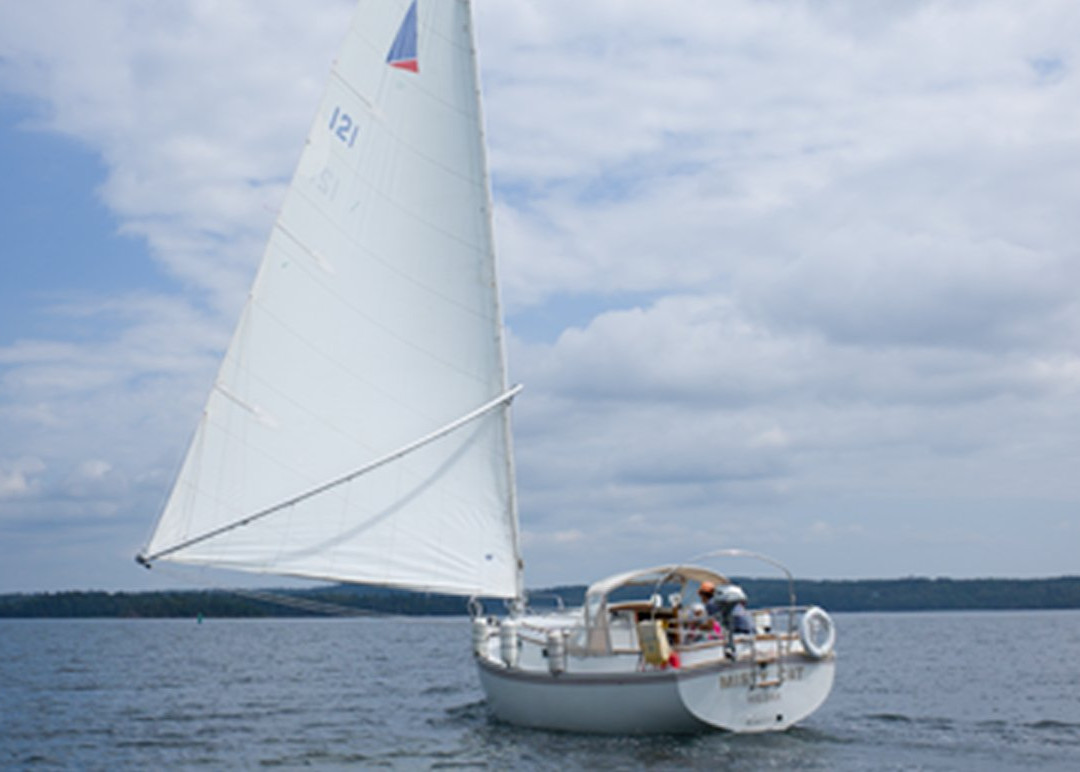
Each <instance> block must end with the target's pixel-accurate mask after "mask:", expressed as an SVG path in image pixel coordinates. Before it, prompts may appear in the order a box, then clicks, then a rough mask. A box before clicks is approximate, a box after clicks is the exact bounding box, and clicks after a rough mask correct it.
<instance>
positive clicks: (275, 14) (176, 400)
mask: <svg viewBox="0 0 1080 772" xmlns="http://www.w3.org/2000/svg"><path fill="white" fill-rule="evenodd" d="M351 5H352V4H351V3H350V2H347V0H319V2H317V3H304V4H296V3H292V2H284V0H277V1H275V2H271V1H269V0H258V1H256V0H246V1H244V2H241V1H240V0H237V2H233V3H230V4H227V5H226V6H222V5H221V4H220V3H212V2H208V1H205V0H190V1H187V2H173V3H167V4H164V5H162V4H152V5H151V6H148V5H147V4H145V3H140V2H136V1H135V0H114V1H112V2H107V1H106V0H94V1H90V0H47V2H41V3H34V4H27V3H19V2H12V1H11V0H8V2H4V3H0V86H2V87H3V88H4V89H6V90H7V91H12V92H18V93H21V94H25V95H29V96H31V97H33V98H35V99H37V100H39V101H40V102H41V103H42V104H44V105H46V106H47V108H48V109H47V111H46V112H45V114H44V117H43V118H42V119H41V124H42V127H43V128H47V129H48V130H51V131H58V132H62V133H64V134H66V135H69V136H71V137H75V138H77V139H78V140H80V141H81V142H83V143H85V144H86V146H88V147H90V148H92V149H93V150H94V151H95V152H96V153H98V154H100V156H101V157H102V159H103V160H104V162H105V164H106V166H107V169H108V174H107V178H106V179H105V180H104V182H103V185H102V187H101V190H100V191H99V194H100V196H101V197H102V200H103V201H104V202H105V204H106V205H107V206H108V207H109V208H110V210H111V211H112V212H113V214H114V215H115V216H116V217H117V219H118V220H119V222H120V223H121V224H122V227H123V229H124V231H125V232H127V233H130V234H134V235H137V236H139V237H141V238H144V239H145V240H146V242H147V244H148V245H149V250H150V253H151V255H152V257H153V259H154V260H156V261H158V263H159V264H160V265H161V266H163V267H165V269H166V270H167V271H168V273H169V275H170V276H171V277H172V278H173V279H174V280H175V282H176V283H175V289H174V291H173V292H172V294H166V292H165V291H163V290H161V289H160V288H155V289H154V290H152V291H151V290H147V291H146V292H141V293H140V292H135V293H125V294H123V295H118V296H116V297H111V298H101V297H88V296H82V297H68V298H62V299H59V300H58V299H56V298H53V299H51V301H50V302H51V303H52V305H51V306H50V311H51V313H53V314H54V318H58V319H61V320H65V321H66V322H67V323H68V324H69V325H71V326H72V327H75V326H81V327H85V328H86V329H87V330H98V331H99V332H96V333H94V334H86V335H75V334H71V335H66V336H64V335H57V336H55V337H53V338H49V339H45V338H44V337H42V338H41V339H29V338H27V337H25V336H23V337H22V339H21V340H19V342H17V343H14V344H12V345H10V346H8V347H6V348H3V349H0V432H3V436H4V437H5V438H10V437H18V440H17V441H15V440H10V439H6V444H5V446H4V449H3V452H4V453H6V454H7V455H8V456H9V457H11V458H23V457H26V458H39V459H43V462H42V463H43V465H44V466H43V468H42V469H36V470H29V469H24V470H22V471H19V470H18V469H16V468H15V467H14V466H12V465H11V464H10V463H9V465H8V466H6V467H5V466H0V491H3V492H5V493H6V495H7V499H6V500H7V501H9V502H10V501H14V500H16V499H18V501H19V503H20V507H21V508H20V509H19V510H18V513H17V514H18V516H19V517H24V518H29V517H40V516H44V515H43V513H46V512H49V513H52V515H53V516H55V515H56V513H57V512H61V513H68V514H71V515H72V516H74V515H75V509H77V506H76V504H74V503H73V501H77V500H81V501H86V502H92V504H93V506H94V507H97V509H95V510H94V511H95V512H99V513H100V515H101V516H102V517H111V516H112V515H110V514H109V511H108V506H115V507H120V508H126V510H127V511H130V512H134V511H135V510H136V509H138V510H139V516H141V517H146V511H148V510H149V511H153V510H154V507H155V505H156V504H157V503H158V501H159V500H160V496H161V493H162V487H163V486H164V484H165V482H164V481H165V480H166V479H167V478H168V476H169V474H170V471H171V465H172V464H173V463H175V455H176V452H177V450H178V449H179V446H180V444H181V442H182V440H183V438H184V437H186V436H187V433H188V432H189V431H190V423H191V421H192V420H193V419H194V417H195V416H197V411H198V406H199V402H200V400H201V399H202V396H203V394H204V393H205V390H206V388H207V386H208V385H209V381H210V378H211V377H212V373H213V370H214V366H215V361H216V352H217V351H219V350H220V348H221V346H222V345H223V344H224V341H225V340H226V339H227V336H228V333H229V326H230V325H231V323H232V319H233V318H234V316H235V314H236V311H237V309H238V308H239V304H240V302H241V301H242V298H243V296H244V293H245V292H246V289H247V282H248V279H249V277H250V275H251V271H252V269H253V265H254V261H255V260H256V259H257V257H258V254H259V252H260V251H261V245H262V243H263V242H264V240H265V235H266V232H267V230H268V228H269V223H270V221H271V219H272V212H273V209H274V207H275V206H276V205H277V202H278V201H279V200H280V197H281V195H282V192H283V186H284V184H285V181H286V180H287V179H288V177H289V175H290V174H291V168H292V164H293V163H294V162H295V159H296V158H297V155H298V152H299V148H300V144H299V143H300V141H301V139H302V137H303V135H304V132H305V131H306V128H307V123H308V120H309V118H310V115H311V114H312V112H313V107H314V101H315V99H316V97H317V94H318V91H319V89H320V87H321V82H322V79H323V76H324V75H325V73H326V71H327V69H328V66H329V63H330V60H331V58H332V57H333V54H334V51H335V49H336V47H337V45H338V42H339V39H340V37H341V33H342V30H343V26H344V20H345V19H346V18H347V15H348V12H349V10H350V7H351ZM476 12H477V15H478V30H479V36H480V44H481V62H482V64H483V66H484V79H485V87H486V93H487V97H488V98H487V102H486V105H485V108H486V114H487V117H488V122H489V131H488V138H489V140H490V143H491V148H492V151H491V162H492V170H493V175H494V179H495V184H496V194H497V220H496V225H497V228H498V234H497V235H498V239H499V247H500V255H501V259H502V265H501V268H500V273H501V278H502V279H503V283H504V293H505V298H506V305H507V310H508V311H509V313H510V316H511V319H510V321H511V324H512V327H513V329H514V332H515V336H516V337H515V338H514V339H513V340H512V341H511V358H512V363H511V365H512V369H513V372H514V376H515V379H517V380H521V381H524V382H525V383H526V384H527V386H528V389H527V391H526V392H525V394H524V395H523V397H522V398H521V399H520V400H518V402H517V405H516V417H515V423H516V426H517V429H518V439H517V450H518V454H519V469H520V476H521V485H522V514H523V518H524V520H525V526H524V530H525V532H526V534H527V537H528V538H527V542H528V545H529V554H528V558H529V562H530V571H531V573H530V575H529V580H530V581H534V582H538V583H555V582H557V581H562V580H569V581H577V580H587V579H590V578H592V575H593V574H594V573H602V572H603V571H605V570H609V569H610V570H617V569H621V568H626V567H628V566H631V565H634V564H636V563H650V562H655V561H659V560H665V559H668V558H671V557H679V556H682V555H688V554H694V553H696V552H700V551H701V549H700V548H701V547H702V545H704V546H710V545H712V544H713V543H723V544H741V545H743V546H747V547H751V548H758V549H762V550H764V551H779V552H781V553H782V554H781V555H780V556H781V557H785V556H790V555H792V554H794V555H797V556H798V560H800V561H804V563H803V564H802V565H796V566H793V567H795V568H796V570H800V569H801V570H802V571H803V572H805V573H812V574H817V575H845V574H846V575H852V574H858V573H860V572H863V573H866V572H869V573H874V572H878V571H886V570H891V571H894V572H895V573H902V574H906V573H918V572H920V571H923V570H925V571H926V572H927V573H943V574H948V573H950V572H951V571H955V572H960V571H973V572H977V573H983V574H989V573H1015V572H1020V573H1045V572H1063V571H1065V570H1070V566H1072V565H1074V564H1073V563H1069V561H1070V560H1072V558H1071V557H1070V556H1068V555H1065V554H1064V552H1056V551H1055V549H1056V545H1053V544H1049V543H1048V542H1046V541H1044V540H1042V537H1041V536H1040V535H1039V533H1038V531H1037V529H1036V530H1032V531H1031V532H1030V533H1028V534H1027V535H1026V536H1025V537H1023V538H1026V539H1028V541H1027V542H1025V544H1027V545H1028V547H1029V549H1028V550H1027V552H1028V553H1029V554H1031V555H1035V556H1038V555H1040V554H1041V555H1043V556H1044V557H1043V558H1042V559H1036V558H1034V557H1033V558H1029V559H1026V560H1027V562H1017V559H1016V555H1015V551H1014V550H1013V549H1012V548H1011V545H1010V544H1007V543H1006V540H1004V539H987V540H985V541H982V542H977V543H976V542H970V541H965V540H964V539H959V538H953V537H954V536H955V534H958V533H961V534H962V533H967V532H968V531H969V530H970V529H969V528H968V527H967V526H968V525H969V524H970V522H972V521H973V520H975V519H977V518H978V517H980V514H979V513H980V512H981V511H983V509H985V508H986V507H985V506H983V505H984V504H985V502H984V501H982V499H981V498H980V497H990V499H991V501H992V506H990V508H991V509H993V511H994V513H995V514H994V515H993V517H994V518H996V519H995V520H994V521H993V522H994V523H997V524H999V525H1000V528H1001V530H1002V532H1003V533H1006V532H1007V533H1013V532H1012V531H1010V530H1009V529H1010V528H1011V526H1010V525H1009V523H1010V522H1011V520H1010V517H1011V512H1012V511H1020V510H1023V511H1024V512H1025V513H1027V514H1028V515H1030V514H1031V512H1032V511H1034V512H1035V515H1034V516H1035V517H1036V518H1039V517H1043V513H1045V517H1047V518H1049V517H1051V515H1052V516H1053V518H1054V519H1053V521H1052V522H1053V523H1054V524H1055V526H1054V527H1055V528H1056V527H1057V525H1056V524H1058V523H1061V522H1065V523H1069V522H1073V520H1072V519H1070V518H1074V517H1075V515H1066V516H1064V519H1062V516H1061V515H1060V510H1059V507H1066V509H1067V508H1068V507H1069V506H1072V507H1073V509H1075V504H1076V502H1077V499H1078V498H1080V489H1078V487H1077V486H1078V483H1077V482H1076V480H1075V472H1074V470H1075V466H1076V463H1077V461H1078V459H1077V452H1076V450H1075V447H1074V446H1075V429H1076V427H1077V426H1078V425H1080V423H1078V419H1080V409H1078V408H1077V407H1076V406H1077V404H1080V402H1078V400H1077V397H1078V394H1080V351H1078V350H1077V348H1076V341H1077V340H1080V301H1078V299H1077V293H1076V291H1075V287H1077V286H1080V253H1078V252H1077V249H1076V246H1075V245H1076V244H1077V243H1080V233H1078V232H1077V231H1078V229H1080V225H1078V223H1077V219H1076V217H1075V215H1074V213H1073V212H1072V206H1073V202H1074V201H1075V200H1077V198H1078V197H1080V181H1078V180H1077V177H1076V175H1075V174H1074V173H1072V170H1073V169H1075V168H1076V167H1077V165H1078V164H1080V93H1078V92H1080V77H1078V73H1077V72H1076V62H1077V61H1080V7H1077V6H1076V4H1075V3H1072V2H1070V1H1069V0H1061V1H1060V2H1053V1H1051V0H1047V1H1046V2H1041V3H1037V4H1034V5H1032V4H1028V5H1025V6H1024V7H1023V8H1020V7H1019V6H1017V5H1016V4H1015V3H1014V2H1012V1H1011V0H985V1H984V2H936V1H935V0H923V1H922V2H912V3H903V4H887V3H872V4H871V3H842V2H823V3H820V2H794V3H783V4H780V3H755V2H732V3H724V4H717V3H714V2H707V1H706V0H684V1H682V2H675V3H657V2H655V0H621V1H620V2H615V0H602V1H601V0H598V1H597V2H590V3H585V4H582V3H579V2H570V1H569V0H514V1H513V2H499V3H477V4H476ZM570 305H573V306H574V309H575V311H574V317H573V319H572V320H569V321H567V319H568V317H567V316H565V315H562V316H560V312H561V311H562V309H563V308H564V306H570ZM544 313H549V316H551V317H552V318H553V319H554V320H555V321H554V322H552V323H551V324H553V325H554V332H553V333H551V334H539V333H534V332H533V330H532V329H531V327H530V324H531V322H530V320H531V319H532V318H533V317H531V316H530V314H537V315H541V316H542V315H543V314H544ZM101 330H104V332H101ZM165 459H169V460H168V461H166V460H165ZM91 460H92V462H91ZM86 463H91V466H89V467H88V466H85V464H86ZM80 465H82V466H80ZM94 470H99V471H100V474H99V475H98V476H97V477H95V476H94V475H93V474H88V472H92V471H94ZM35 481H36V482H35ZM76 481H78V484H75V483H76ZM92 483H93V484H92ZM35 485H36V486H37V487H35ZM65 491H66V493H65ZM16 493H17V494H18V495H17V496H16ZM35 493H36V495H37V496H38V502H39V503H41V506H40V507H38V508H36V509H33V508H30V507H29V505H30V504H31V503H33V502H32V500H33V499H34V495H35ZM71 493H78V494H79V495H78V496H75V497H74V498H71V497H70V496H69V497H68V499H64V496H65V495H67V494H71ZM0 495H3V494H0ZM46 496H54V497H55V503H56V506H55V507H54V508H52V509H49V508H48V507H46V506H45V504H44V503H42V502H45V501H46V499H45V497H46ZM1010 507H1012V508H1013V509H1012V510H1010ZM8 511H9V512H10V511H11V510H8ZM1069 511H1072V510H1069ZM908 521H911V523H912V525H911V527H910V529H909V530H906V531H901V529H899V526H897V523H900V522H908ZM958 521H963V522H962V523H961V525H956V523H957V522H958ZM1047 522H1050V521H1049V520H1048V521H1047ZM939 526H940V527H939ZM143 532H144V531H141V530H140V532H139V535H141V534H142V533H143ZM916 533H918V534H923V535H925V536H926V538H927V539H929V540H930V541H933V539H934V534H936V533H940V536H941V539H940V543H941V544H942V545H944V544H949V545H951V548H952V549H953V550H959V551H962V552H963V554H960V555H957V554H955V552H954V554H951V555H950V554H949V552H948V550H946V549H944V548H942V550H941V551H940V553H939V554H938V553H934V552H933V550H927V549H926V548H925V540H920V539H916V538H915V537H914V536H911V534H916ZM909 537H910V538H909ZM890 540H892V542H895V543H897V544H909V545H910V549H908V550H907V551H905V550H903V549H900V548H899V547H898V548H897V549H896V550H894V552H895V553H896V554H895V559H894V561H893V562H878V563H875V562H874V561H873V560H872V559H871V558H870V557H866V556H867V555H872V554H873V553H874V551H875V550H881V549H884V546H883V545H890ZM811 542H813V543H814V544H815V549H817V550H818V551H816V552H815V551H811V550H805V551H804V550H802V546H803V545H804V544H805V543H811ZM561 555H568V556H569V557H566V558H564V557H560V556H561ZM1054 556H1058V557H1054ZM586 560H587V561H588V569H589V570H588V572H587V574H588V575H583V574H582V573H581V572H582V571H584V570H585V569H584V567H585V565H586V563H585V561H586ZM950 560H952V561H954V562H953V567H950V565H949V561H950ZM792 562H794V561H792ZM534 571H535V573H532V572H534Z"/></svg>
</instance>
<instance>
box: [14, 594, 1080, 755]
mask: <svg viewBox="0 0 1080 772" xmlns="http://www.w3.org/2000/svg"><path fill="white" fill-rule="evenodd" d="M836 619H837V624H838V628H839V634H840V638H839V644H838V651H839V656H840V660H839V667H838V673H837V681H836V686H835V688H834V690H833V693H832V695H831V696H830V698H829V701H828V702H827V703H826V704H825V706H824V707H823V708H822V709H821V710H820V711H818V712H817V713H816V714H815V715H814V716H812V717H811V718H810V719H809V720H807V721H806V722H804V723H803V724H802V725H801V726H799V727H797V728H795V729H793V730H790V731H788V732H785V733H783V734H778V735H765V736H734V735H727V734H723V733H712V734H704V735H700V736H695V737H688V738H687V737H615V738H610V737H589V736H579V735H573V734H560V733H552V732H542V731H533V730H522V729H517V728H514V727H508V726H505V725H501V724H498V723H496V722H495V721H493V720H492V719H491V718H490V717H489V716H488V714H487V711H486V708H485V706H484V703H483V697H482V694H481V692H480V690H479V687H478V685H477V680H476V673H475V671H474V666H473V663H472V660H471V657H470V655H469V636H470V632H469V626H468V622H467V621H466V620H463V619H454V620H445V619H440V620H399V619H364V620H314V621H311V620H302V621H301V620H251V621H231V620H230V621H223V620H207V621H206V622H204V623H203V624H197V623H196V622H195V620H176V621H172V620H170V621H137V620H133V621H122V620H100V621H97V620H94V621H66V620H65V621H59V620H58V621H30V620H14V621H10V620H9V621H0V767H3V768H5V769H7V768H14V769H24V768H25V769H37V768H41V769H49V768H64V769H80V770H83V769H110V770H112V769H125V768H136V767H139V768H169V769H176V768H204V769H224V768H229V769H235V768H281V769H295V768H301V767H313V768H318V769H328V768H329V769H335V768H355V769H370V768H376V769H378V768H389V769H441V768H463V769H537V770H549V769H550V770H562V769H579V768H588V769H612V770H616V769H636V768H648V769H673V770H674V769H678V770H685V769H721V768H722V769H732V770H761V769H783V770H865V769H874V770H968V769H970V770H1016V769H1023V768H1025V767H1032V768H1034V767H1037V768H1038V769H1039V770H1040V772H1042V771H1044V770H1066V769H1067V770H1075V769H1080V612H1024V613H1019V612H1018V613H964V614H846V615H837V617H836Z"/></svg>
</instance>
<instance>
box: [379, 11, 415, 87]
mask: <svg viewBox="0 0 1080 772" xmlns="http://www.w3.org/2000/svg"><path fill="white" fill-rule="evenodd" d="M386 63H387V64H389V65H390V66H391V67H400V68H401V69H403V70H409V71H410V72H419V71H420V60H419V59H418V58H417V54H416V0H413V1H412V4H411V5H410V6H409V10H408V11H406V12H405V18H404V19H403V20H402V22H401V27H400V28H399V29H398V33H397V37H396V38H394V44H393V45H392V46H390V53H389V54H388V55H387V57H386Z"/></svg>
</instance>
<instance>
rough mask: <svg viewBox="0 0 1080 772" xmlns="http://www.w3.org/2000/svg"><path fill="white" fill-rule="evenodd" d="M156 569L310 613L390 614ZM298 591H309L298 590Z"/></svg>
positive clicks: (235, 593) (198, 582) (336, 614)
mask: <svg viewBox="0 0 1080 772" xmlns="http://www.w3.org/2000/svg"><path fill="white" fill-rule="evenodd" d="M158 570H159V571H161V572H163V573H165V574H169V575H171V576H174V577H178V578H182V579H183V580H184V581H188V582H194V583H196V584H199V585H202V586H203V587H207V588H209V589H210V590H211V591H212V592H220V593H224V594H226V595H236V596H238V597H241V598H247V599H249V600H257V601H259V602H261V603H268V604H274V605H278V606H285V607H291V608H296V609H300V610H301V611H308V612H311V613H312V614H322V615H323V616H341V617H384V616H391V615H390V614H387V613H386V612H382V611H373V610H371V609H363V608H357V607H355V606H342V605H340V604H338V603H330V602H329V601H324V600H315V599H313V598H304V597H300V596H296V595H283V594H281V593H279V592H271V591H269V590H245V589H243V588H240V587H222V586H221V585H220V584H217V583H216V582H209V581H205V580H203V579H201V578H199V577H198V576H192V575H191V574H190V573H189V572H182V571H175V570H174V571H169V570H166V569H165V567H164V566H159V567H158ZM159 592H161V591H159ZM176 592H183V590H178V591H176ZM282 592H284V591H282ZM300 592H309V591H305V590H300ZM315 592H318V590H315Z"/></svg>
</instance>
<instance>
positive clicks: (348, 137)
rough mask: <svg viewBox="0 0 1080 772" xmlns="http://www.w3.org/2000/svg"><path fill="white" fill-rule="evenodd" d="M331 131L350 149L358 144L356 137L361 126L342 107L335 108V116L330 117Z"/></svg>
mask: <svg viewBox="0 0 1080 772" xmlns="http://www.w3.org/2000/svg"><path fill="white" fill-rule="evenodd" d="M330 131H332V132H334V136H335V137H337V138H338V139H340V140H341V141H342V142H344V143H345V144H346V145H348V146H349V147H352V146H353V145H354V144H355V143H356V135H357V133H358V132H359V131H360V126H359V124H357V122H356V121H355V120H353V117H352V116H351V115H349V114H348V113H347V112H345V111H343V110H342V109H341V108H340V107H335V108H334V114H333V115H331V116H330Z"/></svg>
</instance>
